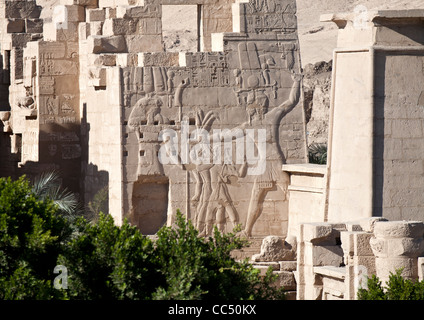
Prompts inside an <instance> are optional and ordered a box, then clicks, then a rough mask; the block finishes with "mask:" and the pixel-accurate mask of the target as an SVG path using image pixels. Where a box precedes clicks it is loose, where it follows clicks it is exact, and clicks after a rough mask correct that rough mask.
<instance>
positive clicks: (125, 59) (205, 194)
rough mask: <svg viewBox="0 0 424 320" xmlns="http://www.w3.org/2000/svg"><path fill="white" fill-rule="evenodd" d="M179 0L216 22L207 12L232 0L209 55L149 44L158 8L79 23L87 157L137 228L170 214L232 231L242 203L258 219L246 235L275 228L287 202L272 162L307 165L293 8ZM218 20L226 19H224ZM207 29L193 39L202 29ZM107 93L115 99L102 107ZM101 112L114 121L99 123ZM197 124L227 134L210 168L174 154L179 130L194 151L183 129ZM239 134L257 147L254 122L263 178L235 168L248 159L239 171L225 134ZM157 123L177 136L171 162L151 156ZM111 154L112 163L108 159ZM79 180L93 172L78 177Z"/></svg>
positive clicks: (156, 32) (243, 213)
mask: <svg viewBox="0 0 424 320" xmlns="http://www.w3.org/2000/svg"><path fill="white" fill-rule="evenodd" d="M184 3H186V4H190V5H192V4H197V5H200V6H202V10H203V13H204V15H203V16H202V17H207V16H208V15H210V16H213V17H217V19H218V18H219V17H221V16H220V15H213V14H212V13H213V12H215V11H216V10H218V9H220V10H221V9H222V10H223V11H226V10H227V9H229V8H231V6H233V10H232V11H231V10H230V11H226V15H225V16H226V17H228V16H232V15H234V17H233V19H232V22H233V23H234V21H237V23H238V28H239V29H238V31H239V32H238V33H232V32H230V33H223V34H219V35H218V36H216V35H214V36H213V37H215V38H214V39H213V41H212V42H213V43H212V44H211V45H212V46H216V47H221V49H222V50H220V51H213V52H207V51H206V49H207V46H205V47H204V49H205V52H192V53H180V54H178V53H168V52H164V51H163V47H162V45H159V43H157V42H156V40H160V31H161V30H160V28H159V27H158V26H159V25H160V12H161V6H160V4H161V3H150V4H146V5H145V6H144V7H138V6H134V7H131V6H130V7H126V8H125V7H120V6H118V7H116V9H115V10H114V8H109V7H107V8H102V7H100V8H99V9H93V10H90V11H89V14H90V17H91V18H90V19H92V21H89V20H88V19H87V21H86V23H85V24H80V33H81V32H82V33H83V36H82V37H81V39H80V47H82V46H85V48H86V50H87V51H86V52H87V54H86V58H84V57H82V54H81V56H80V61H82V62H81V63H87V70H88V81H87V82H86V84H85V85H84V84H81V88H82V91H81V92H82V93H81V94H82V95H84V99H85V100H84V101H86V109H87V127H89V128H90V132H89V136H90V138H89V140H88V141H89V146H88V164H89V166H90V165H91V164H93V165H95V166H96V170H97V171H98V172H107V173H108V175H109V185H110V186H111V185H112V180H110V179H112V178H111V176H115V177H116V179H115V178H114V180H113V181H116V182H117V184H113V185H114V187H112V188H114V190H115V191H112V189H109V192H110V193H109V201H110V202H109V210H110V211H111V212H112V214H115V215H116V217H117V220H119V219H122V218H123V217H129V218H130V220H131V221H132V222H133V223H135V224H137V225H138V226H139V227H140V229H141V230H142V232H144V233H154V232H155V231H157V229H158V228H159V227H160V226H161V225H163V224H164V223H166V221H168V223H171V222H172V220H173V216H174V214H175V212H176V210H177V209H180V210H181V211H182V212H184V213H187V215H188V217H190V218H191V219H193V221H195V224H196V225H197V226H198V227H199V229H201V230H202V231H204V234H205V233H209V232H211V230H210V229H211V227H212V225H213V224H218V225H219V226H220V228H221V229H223V230H231V229H232V227H233V225H234V224H235V223H241V224H242V225H245V224H246V221H247V220H248V218H247V216H248V212H249V210H250V211H251V212H252V213H251V215H253V212H254V211H255V215H256V214H257V215H258V216H259V218H258V220H257V221H256V220H254V221H253V220H252V225H251V226H250V227H249V228H247V231H248V233H249V234H250V235H252V234H253V235H256V236H264V235H268V234H278V235H285V233H286V232H287V220H288V213H287V200H286V196H285V192H283V191H282V190H281V189H283V190H286V188H287V182H286V181H285V179H286V178H285V176H284V174H282V173H281V174H280V173H279V172H280V171H281V164H283V163H298V162H305V161H306V147H305V145H306V141H305V130H304V115H303V108H302V93H301V90H300V81H301V77H300V76H296V74H299V73H300V59H299V46H298V42H297V32H296V20H295V6H294V3H292V2H283V3H278V4H277V3H276V2H273V1H258V2H255V4H250V5H249V4H247V3H236V4H231V3H226V4H225V6H224V5H223V6H222V7H221V6H220V5H215V4H214V5H213V6H212V4H209V3H208V2H207V1H205V2H199V3H197V2H196V3H194V2H193V3H191V2H190V3H187V2H184ZM162 4H168V3H165V2H163V3H162ZM208 6H210V7H211V9H210V10H212V7H213V10H212V11H209V9H208ZM234 7H236V8H237V10H235V9H234ZM224 9H225V10H224ZM228 12H229V13H228ZM240 12H241V13H240ZM94 13H96V14H98V16H99V17H102V18H101V19H100V20H102V19H103V17H104V20H102V21H100V22H99V24H100V25H102V28H99V27H97V28H96V26H97V25H98V23H97V20H96V19H98V18H94V17H95V16H94ZM283 17H284V19H283ZM145 19H151V23H149V28H154V29H148V30H147V29H145V27H143V21H144V20H145ZM219 19H221V18H219ZM222 20H223V21H224V20H225V21H227V23H228V19H227V18H225V19H224V18H223V17H222ZM149 21H150V20H149ZM206 25H207V26H206V27H205V24H203V26H204V28H203V34H204V35H205V34H208V33H209V32H210V31H208V30H211V29H208V28H210V27H208V24H206ZM211 25H214V29H213V31H214V32H216V31H220V32H222V31H224V32H227V31H231V28H229V26H228V25H226V26H224V25H221V24H220V22H219V21H215V22H214V23H213V24H211ZM154 26H157V27H154ZM240 26H241V27H240ZM93 29H95V30H96V31H95V32H96V33H95V34H93ZM146 33H147V34H146ZM211 33H212V32H211ZM213 37H212V38H213ZM206 38H207V37H206V36H204V41H205V43H206V42H207V40H206ZM146 39H149V40H148V41H147V40H146ZM216 39H218V40H216ZM136 40H137V41H136ZM138 40H140V41H138ZM143 41H146V42H143ZM143 43H144V44H143ZM141 51H146V52H141ZM147 52H152V53H147ZM81 59H82V60H81ZM84 69H85V68H84V67H83V68H82V70H84ZM83 72H84V71H83ZM112 79H113V80H112ZM112 83H113V84H112ZM112 97H113V99H114V100H113V101H119V103H118V102H117V104H112V103H111V99H112ZM118 105H119V106H120V108H121V111H120V115H119V116H118V113H116V112H118V111H117V109H116V108H117V107H118ZM283 109H284V110H283ZM279 110H281V111H279ZM110 114H114V115H116V116H114V117H113V119H111V118H108V117H109V116H110ZM107 118H108V119H107ZM118 127H119V128H120V130H118V131H114V130H117V128H118ZM106 128H109V130H107V129H106ZM112 128H113V129H112ZM196 129H199V130H200V129H204V130H206V131H207V132H208V133H210V135H209V138H210V142H212V140H213V132H214V130H216V129H221V130H222V131H223V130H224V129H228V130H231V129H233V132H232V133H233V134H234V137H233V140H234V142H233V143H231V142H230V144H233V153H234V154H233V155H231V157H230V158H231V159H230V160H231V161H230V162H228V163H226V164H224V163H223V161H221V162H219V163H215V164H214V163H213V159H212V158H210V162H212V163H210V164H206V163H203V164H202V163H198V164H195V163H193V161H192V160H190V159H188V160H187V159H185V158H184V157H185V156H186V155H189V154H184V150H183V149H184V148H185V147H186V145H185V144H184V143H183V141H184V139H185V137H187V138H188V140H190V141H188V149H189V151H196V150H201V149H199V147H200V146H201V145H199V144H198V141H197V139H198V138H196V137H194V136H193V134H194V133H193V132H194V131H195V130H196ZM247 129H252V132H254V133H255V138H254V139H256V141H255V142H256V143H257V139H258V129H263V130H264V132H266V136H264V139H265V140H264V141H266V142H267V143H266V151H265V152H264V153H263V154H262V155H259V156H262V157H263V160H266V164H267V169H266V170H268V171H266V173H265V176H264V174H262V176H261V175H259V176H258V175H250V174H246V171H248V170H252V169H253V167H255V166H257V162H256V163H254V162H252V164H251V165H250V167H251V168H250V169H249V168H247V166H246V165H245V166H243V164H244V163H245V161H244V159H238V160H240V161H239V163H236V160H237V158H236V153H235V147H236V140H235V138H236V137H237V134H239V135H240V133H241V136H239V138H243V139H244V138H245V137H246V132H247V131H245V130H247ZM165 130H169V133H170V134H171V135H173V136H172V138H173V139H175V141H177V140H178V143H177V149H175V150H171V149H169V150H166V152H167V153H166V156H168V157H169V156H171V157H172V156H174V158H175V159H174V160H175V164H174V163H172V164H163V163H161V162H160V161H159V153H160V152H162V151H163V150H165V149H164V148H165V147H167V145H166V144H164V143H163V141H161V138H163V139H165V138H166V135H165V136H163V137H162V136H160V134H163V133H164V132H166V131H165ZM184 130H187V132H185V131H184ZM255 130H256V131H255ZM106 131H108V132H106ZM112 131H113V132H115V134H114V135H112V134H111V132H112ZM97 132H102V134H98V133H97ZM174 133H175V135H174ZM94 136H95V137H94ZM190 136H191V138H190ZM93 137H94V138H93ZM160 137H161V138H160ZM228 137H229V135H228ZM215 138H216V137H215ZM112 139H113V141H118V139H120V140H119V141H120V144H117V145H116V147H111V148H112V150H115V151H113V152H112V153H110V152H108V151H109V150H111V149H107V145H108V144H110V143H111V141H112ZM217 139H219V141H220V142H219V143H216V144H215V145H214V147H215V148H219V147H220V148H221V156H222V159H223V156H224V150H223V149H224V137H218V138H217ZM230 140H231V139H230ZM239 140H240V139H239ZM245 142H246V141H245V140H243V146H242V148H243V151H242V152H243V153H244V154H245V152H244V147H245V144H246V143H245ZM114 143H115V142H114ZM114 143H112V145H115V144H114ZM196 144H197V147H196ZM196 148H197V149H196ZM211 148H213V144H211ZM255 148H256V147H255ZM106 150H108V151H106ZM201 151H205V150H204V149H202V150H201ZM255 152H257V150H256V151H255ZM112 154H113V155H112ZM255 154H256V155H257V153H255ZM118 155H119V156H118ZM111 157H113V159H115V160H114V161H110V160H109V159H112V158H111ZM119 157H121V160H118V158H119ZM242 157H243V156H242ZM243 171H244V172H243ZM271 172H272V173H271ZM280 176H281V177H280ZM88 179H95V177H94V176H91V175H90V174H88ZM86 181H89V180H86ZM93 181H94V180H93ZM89 184H90V183H86V191H87V190H88V189H87V188H89V186H88V185H89ZM278 184H280V186H281V188H279V187H278V186H277V185H278ZM118 185H119V187H118ZM90 192H91V191H87V194H86V195H87V197H89V196H90ZM91 196H92V194H91ZM113 203H114V204H113ZM119 206H121V207H119ZM112 207H114V208H116V210H119V211H120V213H119V214H118V213H116V212H115V213H114V211H113V210H111V208H112ZM249 208H250V209H249ZM252 231H253V232H252Z"/></svg>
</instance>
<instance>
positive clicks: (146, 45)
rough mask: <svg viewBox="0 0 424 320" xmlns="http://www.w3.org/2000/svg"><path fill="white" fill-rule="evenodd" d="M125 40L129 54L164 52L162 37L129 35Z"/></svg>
mask: <svg viewBox="0 0 424 320" xmlns="http://www.w3.org/2000/svg"><path fill="white" fill-rule="evenodd" d="M125 40H126V44H127V48H128V52H129V53H139V52H161V51H163V46H162V37H161V36H152V35H129V36H126V37H125Z"/></svg>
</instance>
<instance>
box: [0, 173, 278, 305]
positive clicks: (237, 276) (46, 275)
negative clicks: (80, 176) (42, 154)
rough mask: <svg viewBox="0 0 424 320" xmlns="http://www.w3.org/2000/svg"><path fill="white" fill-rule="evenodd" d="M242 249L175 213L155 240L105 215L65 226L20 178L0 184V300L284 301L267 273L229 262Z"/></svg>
mask: <svg viewBox="0 0 424 320" xmlns="http://www.w3.org/2000/svg"><path fill="white" fill-rule="evenodd" d="M236 231H237V230H235V231H234V232H236ZM245 245H246V241H243V240H241V239H240V238H239V237H238V236H236V235H235V233H228V234H222V233H220V232H219V231H218V229H217V228H215V230H214V236H213V237H209V238H202V237H199V235H198V231H197V230H196V229H195V228H194V226H193V225H192V223H191V222H190V221H185V219H184V217H183V215H182V214H181V213H180V212H177V218H176V224H175V226H173V227H163V228H162V229H161V230H160V231H159V232H158V234H157V239H156V240H152V239H151V238H149V237H146V236H143V235H142V234H141V233H140V232H139V230H138V229H137V228H136V227H134V226H131V225H130V224H129V223H128V222H127V221H125V222H124V223H123V224H122V226H116V225H115V223H114V221H113V218H112V217H111V216H109V215H104V214H100V216H99V219H98V221H97V222H90V221H87V220H86V219H85V218H83V217H79V218H77V219H75V220H74V219H71V220H70V219H67V218H65V217H64V216H63V215H62V214H61V212H60V208H59V207H58V205H55V204H54V202H52V201H51V200H49V198H48V197H47V198H43V199H41V198H39V197H37V195H36V194H35V193H34V190H33V189H32V187H31V186H30V185H29V183H28V181H27V180H26V179H25V178H24V177H22V178H20V179H19V180H17V181H15V182H12V181H11V180H10V178H9V179H4V178H1V179H0V299H210V298H214V299H282V298H284V293H283V291H282V289H277V288H276V287H275V286H274V285H273V283H272V282H273V281H274V279H275V278H274V276H273V274H272V272H271V270H269V272H268V273H267V275H266V276H265V277H262V276H260V273H259V270H257V269H255V268H253V266H252V265H250V264H249V263H247V261H243V262H237V261H235V260H234V258H233V257H232V256H231V252H232V250H234V249H240V248H242V247H243V246H245ZM57 265H63V266H65V267H66V268H67V270H68V273H67V275H68V281H67V289H66V290H65V289H62V290H56V289H54V288H53V283H52V280H53V279H54V278H55V275H54V274H53V270H54V268H55V266H57Z"/></svg>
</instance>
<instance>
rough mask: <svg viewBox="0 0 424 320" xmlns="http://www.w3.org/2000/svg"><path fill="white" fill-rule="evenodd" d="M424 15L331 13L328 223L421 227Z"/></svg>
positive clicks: (403, 12)
mask: <svg viewBox="0 0 424 320" xmlns="http://www.w3.org/2000/svg"><path fill="white" fill-rule="evenodd" d="M423 16H424V11H423V10H378V11H361V13H358V14H354V13H350V14H349V13H347V14H334V15H333V14H330V15H325V16H322V17H321V21H331V22H334V23H335V24H337V26H338V27H339V35H338V43H337V49H336V50H335V51H334V56H333V61H334V62H333V63H334V65H333V81H332V94H331V110H330V122H329V123H330V128H329V147H328V168H329V172H328V175H327V177H328V184H327V202H328V211H327V218H328V221H329V222H339V221H349V220H351V219H352V217H355V218H359V219H360V218H367V217H372V216H382V217H385V218H387V219H389V220H401V219H407V220H421V219H422V211H421V210H420V208H422V206H423V205H424V198H423V197H422V194H423V192H424V183H423V181H424V180H423V179H422V175H423V174H424V166H423V164H424V158H423V156H422V155H423V152H424V130H423V126H422V121H423V120H424V113H423V112H422V108H423V106H424V91H423V87H422V85H421V84H422V83H423V81H424V74H423V72H422V70H423V66H424V36H423V35H424V32H423V31H424V27H423V24H422V23H421V22H420V21H421V19H422V17H423Z"/></svg>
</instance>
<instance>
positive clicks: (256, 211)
mask: <svg viewBox="0 0 424 320" xmlns="http://www.w3.org/2000/svg"><path fill="white" fill-rule="evenodd" d="M292 79H293V85H292V88H291V92H290V95H289V98H288V99H287V100H286V101H285V102H283V103H282V104H281V105H280V106H278V107H275V108H273V109H272V110H271V111H268V109H267V108H266V106H265V105H264V104H261V103H257V101H256V103H255V101H251V103H250V104H249V106H248V108H247V110H248V113H249V121H247V122H245V123H243V124H242V125H240V126H238V127H236V128H233V129H232V130H228V131H226V132H225V133H223V134H221V135H220V138H221V139H223V138H226V136H227V135H228V137H233V138H239V137H240V136H241V135H244V136H245V137H248V136H249V135H248V134H247V132H246V129H249V128H250V129H251V128H255V129H259V128H265V129H266V134H267V139H266V148H259V147H258V148H257V152H258V160H257V162H256V163H257V164H258V166H259V165H261V164H264V163H265V164H266V168H265V169H264V168H259V167H256V168H255V167H253V168H250V169H253V170H252V172H254V171H255V169H258V170H257V171H256V172H257V173H258V174H257V175H256V176H255V179H254V183H253V188H252V192H251V196H250V203H249V209H248V213H247V220H246V224H245V228H244V230H243V232H242V233H243V234H244V235H245V236H247V237H250V236H251V234H252V229H253V226H254V224H255V222H256V221H257V219H258V218H259V216H260V215H261V213H262V204H263V201H264V199H265V196H266V194H267V193H268V191H270V190H271V189H272V188H273V187H274V186H275V185H277V186H278V187H279V188H280V189H281V190H282V192H283V194H284V197H283V199H282V200H285V199H286V195H287V188H288V183H289V177H288V175H287V174H286V173H285V172H283V171H282V170H281V166H282V164H283V161H282V155H281V152H280V146H279V124H280V122H281V119H282V118H283V117H284V116H285V115H286V114H287V113H289V112H290V111H292V110H293V108H294V107H295V106H296V105H297V104H298V102H299V98H300V82H301V79H302V76H301V75H298V74H294V73H293V74H292ZM240 129H242V130H240Z"/></svg>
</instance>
